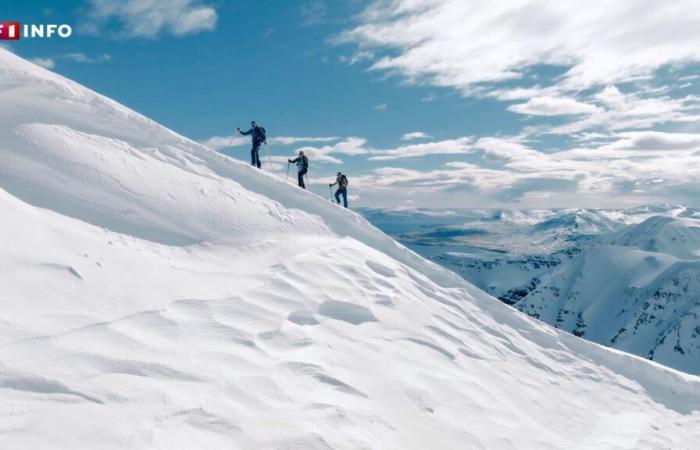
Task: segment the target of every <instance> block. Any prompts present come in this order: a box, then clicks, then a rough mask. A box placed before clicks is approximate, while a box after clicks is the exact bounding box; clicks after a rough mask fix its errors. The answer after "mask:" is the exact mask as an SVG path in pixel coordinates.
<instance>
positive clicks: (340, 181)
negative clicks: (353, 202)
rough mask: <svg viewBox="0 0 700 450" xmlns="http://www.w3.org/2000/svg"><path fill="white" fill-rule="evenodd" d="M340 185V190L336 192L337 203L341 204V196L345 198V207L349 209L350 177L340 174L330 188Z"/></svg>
mask: <svg viewBox="0 0 700 450" xmlns="http://www.w3.org/2000/svg"><path fill="white" fill-rule="evenodd" d="M336 184H337V185H338V190H337V191H335V201H336V203H338V204H340V196H341V195H342V196H343V206H345V207H346V208H347V207H348V177H346V176H345V175H343V174H342V173H341V172H338V176H337V177H336V179H335V183H333V184H329V185H328V186H329V187H333V186H335V185H336Z"/></svg>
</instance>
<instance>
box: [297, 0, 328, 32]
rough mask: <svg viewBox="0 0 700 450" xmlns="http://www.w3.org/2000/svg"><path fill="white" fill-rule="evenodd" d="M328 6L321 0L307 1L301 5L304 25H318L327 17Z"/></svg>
mask: <svg viewBox="0 0 700 450" xmlns="http://www.w3.org/2000/svg"><path fill="white" fill-rule="evenodd" d="M327 12H328V7H327V6H326V4H325V3H324V2H323V1H321V0H316V1H312V2H309V3H305V4H303V5H302V6H301V19H302V21H301V23H302V25H304V26H309V25H316V24H319V23H321V22H323V21H324V20H325V18H326V13H327Z"/></svg>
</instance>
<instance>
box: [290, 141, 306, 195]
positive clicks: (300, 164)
mask: <svg viewBox="0 0 700 450" xmlns="http://www.w3.org/2000/svg"><path fill="white" fill-rule="evenodd" d="M287 161H288V162H289V163H295V164H296V165H297V177H298V180H299V187H300V188H302V189H306V185H305V184H304V175H306V172H308V170H309V158H307V157H306V156H305V155H304V152H303V151H302V150H300V151H299V156H298V157H296V158H294V159H288V160H287Z"/></svg>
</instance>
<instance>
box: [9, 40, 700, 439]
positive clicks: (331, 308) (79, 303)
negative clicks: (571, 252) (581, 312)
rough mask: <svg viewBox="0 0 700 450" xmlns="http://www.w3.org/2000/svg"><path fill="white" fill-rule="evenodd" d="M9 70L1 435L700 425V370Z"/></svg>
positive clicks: (105, 107) (417, 433) (675, 428)
mask: <svg viewBox="0 0 700 450" xmlns="http://www.w3.org/2000/svg"><path fill="white" fill-rule="evenodd" d="M0 66H1V67H2V69H0V100H2V101H3V102H4V103H3V104H4V105H8V108H5V109H3V110H2V112H0V217H2V220H0V236H1V237H0V239H2V244H0V245H2V248H3V252H2V253H3V254H2V257H1V258H0V286H3V288H2V293H3V301H2V302H1V303H0V393H1V394H2V396H3V401H2V402H1V403H0V430H1V432H0V447H2V448H12V449H22V448H42V449H46V448H74V449H79V448H86V449H87V448H103V449H104V448H158V449H171V448H246V449H247V448H250V449H261V448H263V449H264V448H270V449H272V448H274V449H279V448H283V449H287V448H304V449H328V448H339V449H357V448H377V449H393V448H395V449H406V448H417V449H418V448H420V449H423V448H440V449H463V448H489V449H491V448H504V449H509V448H572V447H577V448H591V449H593V448H692V447H693V446H694V445H695V443H696V442H697V441H698V439H700V379H698V378H696V377H693V376H689V375H685V374H682V373H679V372H676V371H673V370H670V369H667V368H664V367H662V366H660V365H658V364H655V363H653V362H649V361H645V360H643V359H641V358H637V357H634V356H631V355H627V354H623V353H621V352H617V351H614V350H609V349H605V348H602V347H600V346H597V345H595V344H591V343H588V342H585V341H583V340H580V339H578V338H576V337H574V336H571V335H568V334H566V333H563V332H561V331H557V330H555V329H553V328H551V327H549V326H547V325H544V324H542V323H539V322H537V321H535V320H533V319H531V318H529V317H527V316H525V315H522V314H518V313H516V312H514V311H513V310H512V309H510V308H508V307H506V306H505V305H503V304H501V303H500V302H498V301H496V300H495V299H493V298H491V297H489V296H488V295H486V294H484V293H483V292H481V291H479V290H478V289H476V288H474V287H473V286H471V285H469V284H468V283H466V282H464V281H463V280H462V279H461V278H459V277H458V276H456V275H454V274H452V273H451V272H448V271H446V270H444V269H442V268H440V267H438V266H436V265H435V264H433V263H429V262H427V261H426V260H424V259H422V258H420V257H418V256H417V255H416V254H414V253H413V252H411V251H409V250H407V249H405V248H404V247H402V246H400V245H398V244H396V243H395V242H394V241H393V240H391V239H390V238H388V237H387V236H386V235H384V234H383V233H381V232H380V231H379V230H377V229H376V228H374V227H372V226H371V225H369V224H368V223H367V222H366V221H365V220H364V219H362V218H361V217H359V216H358V215H356V214H354V213H352V212H348V211H345V210H344V209H342V208H338V207H336V206H334V205H331V204H329V203H328V202H326V201H323V200H322V199H320V198H318V197H316V196H315V195H313V194H311V193H308V192H302V191H300V190H298V189H296V188H293V187H292V186H289V185H287V184H285V183H284V181H282V180H279V179H277V178H275V177H272V176H269V175H266V174H265V173H261V172H260V171H257V170H254V169H252V168H250V167H248V166H246V165H244V164H241V163H238V162H236V161H233V160H230V159H229V158H226V157H223V156H221V155H218V154H216V153H214V152H212V151H210V150H208V149H206V148H204V147H202V146H200V145H198V144H196V143H194V142H192V141H189V140H187V139H185V138H183V137H181V136H178V135H177V134H175V133H173V132H171V131H169V130H167V129H165V128H163V127H161V126H159V125H157V124H155V123H154V122H152V121H150V120H148V119H146V118H143V117H142V116H140V115H138V114H136V113H134V112H131V111H129V110H128V109H127V108H124V107H123V106H120V105H118V104H116V103H114V102H112V101H111V100H108V99H105V98H104V97H102V96H99V95H98V94H95V93H93V92H91V91H89V90H87V89H85V88H82V87H80V86H78V85H77V84H75V83H72V82H70V81H68V80H65V79H63V78H61V77H59V76H57V75H54V74H51V73H49V72H46V71H44V70H42V69H39V68H37V67H35V66H33V65H31V64H29V63H27V62H25V61H23V60H21V59H20V58H18V57H16V56H14V55H12V54H10V53H8V52H7V51H5V50H3V49H0ZM8 111H13V113H12V114H11V113H9V112H8Z"/></svg>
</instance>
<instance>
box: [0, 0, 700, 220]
mask: <svg viewBox="0 0 700 450" xmlns="http://www.w3.org/2000/svg"><path fill="white" fill-rule="evenodd" d="M0 3H2V11H3V14H4V18H2V20H18V21H20V22H25V23H48V22H51V23H69V24H71V25H72V26H73V28H74V35H73V36H72V37H71V38H69V39H65V40H64V39H51V40H48V39H43V40H30V39H23V40H21V41H18V42H14V43H12V44H11V46H10V49H11V50H12V51H15V52H17V53H18V54H20V55H21V56H23V57H25V58H28V59H33V60H34V61H35V62H37V63H39V64H42V65H44V66H45V67H47V68H50V69H51V70H54V71H56V72H58V73H60V74H63V75H65V76H67V77H69V78H71V79H74V80H76V81H78V82H79V83H81V84H84V85H86V86H88V87H90V88H92V89H94V90H96V91H98V92H101V93H103V94H105V95H107V96H109V97H112V98H114V99H115V100H117V101H119V102H121V103H123V104H125V105H127V106H129V107H130V108H132V109H134V110H136V111H139V112H141V113H143V114H145V115H147V116H149V117H151V118H153V119H154V120H156V121H158V122H160V123H162V124H164V125H166V126H168V127H169V128H172V129H174V130H175V131H177V132H179V133H181V134H184V135H186V136H188V137H190V138H192V139H195V140H199V141H202V142H206V143H207V145H210V146H212V147H213V148H216V149H217V150H220V151H222V152H225V153H227V154H229V155H231V156H233V157H237V158H240V159H244V160H247V159H248V147H249V145H248V144H247V143H246V142H245V140H242V139H236V140H234V144H235V146H233V147H227V146H226V145H225V144H227V143H228V142H230V136H231V134H232V132H233V130H234V129H235V127H236V126H242V127H243V126H245V125H246V124H248V123H249V122H250V120H251V119H255V120H257V121H258V122H260V123H262V124H263V125H264V126H265V127H266V129H267V130H268V134H269V135H270V137H271V138H273V137H274V138H276V139H275V140H273V139H270V140H271V146H270V147H269V152H270V154H271V157H272V162H273V165H272V169H273V170H276V171H278V172H282V173H283V172H284V170H285V169H286V163H285V157H286V156H289V155H292V154H293V153H294V152H295V151H296V150H297V149H298V148H304V149H305V150H306V151H307V153H308V154H309V155H311V159H312V169H311V173H310V175H311V178H312V183H315V184H314V185H313V187H312V189H314V190H315V191H317V192H319V193H321V194H325V193H326V190H327V187H325V186H324V185H323V183H326V182H327V181H329V180H330V179H332V176H333V174H334V173H335V172H336V171H337V170H343V171H344V172H346V173H348V175H349V177H350V179H351V188H352V189H351V194H352V195H353V200H354V203H355V204H361V205H366V206H391V205H395V206H449V207H455V206H464V207H468V206H478V207H484V206H493V207H499V206H515V207H553V206H588V207H591V206H593V207H595V206H600V207H603V206H606V207H607V206H627V205H632V204H640V203H649V202H660V201H668V202H678V203H689V204H690V203H697V200H696V199H697V198H698V195H697V194H698V193H700V192H699V190H698V189H697V187H696V184H697V183H696V182H695V178H697V172H696V169H695V168H696V167H697V166H696V164H697V163H698V162H700V161H697V159H698V158H699V157H698V155H696V153H698V152H699V151H700V126H698V123H699V122H700V119H699V117H700V100H699V99H698V97H700V89H699V88H698V83H700V79H698V76H697V74H698V67H700V66H699V65H698V63H699V62H700V32H699V31H698V30H697V28H699V27H697V26H696V24H697V23H698V19H700V17H699V16H698V14H699V13H698V12H697V11H696V10H697V9H698V8H695V7H694V6H693V2H692V1H678V2H671V3H669V4H668V5H667V4H664V5H658V4H657V2H648V1H639V2H630V3H629V4H625V5H616V6H614V7H611V6H610V3H609V2H604V1H602V0H596V1H592V2H586V8H585V9H584V8H582V6H581V5H583V3H582V2H565V3H566V4H562V2H555V1H553V0H552V1H544V2H542V1H541V2H534V1H523V2H517V4H516V3H514V2H509V1H504V2H499V4H498V5H492V4H491V3H490V2H486V1H481V0H473V1H463V0H411V1H408V0H397V1H392V2H388V1H360V0H344V1H343V0H338V1H322V0H309V1H306V0H299V1H288V2H285V1H272V0H258V1H246V0H240V1H207V0H201V1H199V0H160V1H157V0H124V1H117V0H93V1H87V0H72V1H40V0H37V1H33V2H31V4H29V3H28V2H9V1H7V0H1V2H0ZM545 4H547V5H545ZM549 4H551V5H549ZM630 18H633V20H632V19H630ZM409 133H410V134H409Z"/></svg>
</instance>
